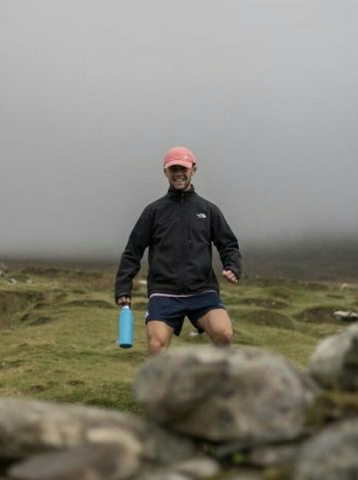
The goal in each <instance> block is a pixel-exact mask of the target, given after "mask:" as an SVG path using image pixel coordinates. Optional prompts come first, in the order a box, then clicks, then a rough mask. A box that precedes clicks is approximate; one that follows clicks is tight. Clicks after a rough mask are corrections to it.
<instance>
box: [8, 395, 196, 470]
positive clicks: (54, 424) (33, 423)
mask: <svg viewBox="0 0 358 480" xmlns="http://www.w3.org/2000/svg"><path fill="white" fill-rule="evenodd" d="M86 443H93V444H96V445H115V446H117V447H119V448H121V449H122V451H123V452H125V453H126V455H128V456H131V457H133V458H140V459H141V462H142V463H143V464H146V463H148V464H159V465H164V466H165V465H168V464H170V463H173V462H174V461H180V460H184V459H187V458H190V457H191V456H193V455H194V454H195V453H196V447H195V446H194V444H193V443H192V442H191V441H190V440H188V439H184V438H180V437H177V436H176V435H173V434H172V433H170V432H168V431H166V430H165V429H163V428H161V427H160V426H156V425H153V424H151V423H149V422H146V421H145V420H143V419H142V418H140V417H136V416H134V415H131V414H127V413H118V412H111V411H107V410H104V409H99V408H95V407H83V406H76V405H61V404H56V403H51V402H40V401H35V400H24V399H11V398H0V457H2V458H5V459H12V458H13V459H18V458H26V457H29V456H30V455H34V454H38V453H43V452H46V451H51V450H60V449H66V448H73V447H77V446H80V445H83V444H86Z"/></svg>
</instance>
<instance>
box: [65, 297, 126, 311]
mask: <svg viewBox="0 0 358 480" xmlns="http://www.w3.org/2000/svg"><path fill="white" fill-rule="evenodd" d="M61 306H62V307H83V308H108V309H111V310H113V309H114V308H117V307H116V306H115V305H114V304H112V303H110V302H106V301H105V300H90V299H84V300H72V301H71V302H66V303H62V304H61Z"/></svg>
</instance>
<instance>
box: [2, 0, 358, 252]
mask: <svg viewBox="0 0 358 480" xmlns="http://www.w3.org/2000/svg"><path fill="white" fill-rule="evenodd" d="M357 19H358V3H357V2H356V0H339V1H338V0H241V1H240V0H221V1H220V2H219V1H217V0H215V1H214V0H180V1H179V0H170V1H165V0H147V1H144V0H142V1H139V0H137V1H135V0H131V1H127V0H122V1H118V0H104V1H103V0H95V1H94V0H61V1H59V0H57V1H56V0H33V1H31V2H29V1H27V0H2V1H1V3H0V78H1V87H0V88H1V90H0V91H1V97H0V167H1V168H0V176H1V188H0V259H1V257H4V256H9V255H10V256H14V255H18V256H19V257H24V256H37V257H41V256H50V255H53V256H55V257H58V258H60V257H63V256H65V257H66V256H67V257H78V258H80V257H83V256H84V255H87V254H89V255H93V256H114V257H115V256H116V255H119V254H120V252H121V250H122V248H123V246H124V244H125V242H126V240H127V237H128V235H129V232H130V230H131V228H132V227H133V225H134V223H135V221H136V219H137V217H138V215H139V214H140V212H141V210H142V209H143V208H144V206H145V205H146V204H147V203H149V202H151V201H153V200H155V199H156V198H158V197H160V196H162V195H164V193H165V192H166V190H167V180H166V179H165V178H164V176H163V173H162V158H163V155H164V153H165V152H166V150H168V149H169V148H170V147H172V146H175V145H181V144H183V145H186V146H188V147H189V148H191V149H192V150H193V151H194V153H195V154H196V156H197V159H198V172H197V174H196V176H195V177H194V185H195V187H196V189H197V191H198V193H200V194H201V195H203V196H204V197H206V198H208V199H210V200H211V201H212V202H214V203H216V204H218V205H219V206H220V207H221V209H222V210H223V212H224V214H225V216H226V218H227V219H228V221H229V223H230V224H231V225H232V227H233V229H234V231H235V232H236V233H237V235H238V237H239V240H240V243H241V245H244V246H245V245H248V244H250V243H252V242H255V241H257V240H260V241H264V242H265V241H267V242H270V241H278V240H281V239H284V238H290V239H292V238H298V239H299V238H303V237H305V236H306V235H309V234H311V233H312V234H316V233H317V232H324V233H326V234H328V235H335V234H337V235H338V234H345V233H354V232H357V230H358V227H357V220H356V219H357V204H358V188H357V183H358V182H357V180H358V163H357V150H358V149H357V140H356V138H355V137H356V136H357V135H356V130H357V120H358V93H357V85H358V65H357V54H356V46H357V44H358V31H357Z"/></svg>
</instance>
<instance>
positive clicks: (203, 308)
mask: <svg viewBox="0 0 358 480" xmlns="http://www.w3.org/2000/svg"><path fill="white" fill-rule="evenodd" d="M217 308H223V309H224V310H225V306H224V304H223V303H222V301H221V298H220V297H219V295H218V294H217V293H216V292H206V293H199V294H197V295H192V296H190V297H164V296H163V297H162V296H159V295H158V296H156V295H154V296H152V297H151V298H150V299H149V302H148V307H147V312H146V316H145V323H147V322H150V321H151V320H160V321H162V322H164V323H166V324H167V325H169V326H170V327H172V328H173V329H174V334H175V335H180V332H181V329H182V327H183V323H184V318H185V317H186V316H187V317H188V318H189V320H190V322H191V323H192V324H193V325H194V327H195V328H196V329H197V330H198V332H199V333H203V331H204V330H202V329H201V328H200V327H198V326H197V322H198V320H199V319H200V318H201V317H203V316H204V315H205V314H206V313H208V312H209V311H210V310H215V309H217Z"/></svg>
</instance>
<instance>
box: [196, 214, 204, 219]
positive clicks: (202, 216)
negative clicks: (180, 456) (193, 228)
mask: <svg viewBox="0 0 358 480" xmlns="http://www.w3.org/2000/svg"><path fill="white" fill-rule="evenodd" d="M196 216H197V217H198V218H206V215H205V213H197V214H196Z"/></svg>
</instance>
